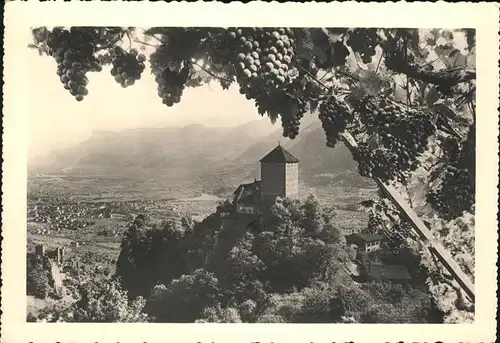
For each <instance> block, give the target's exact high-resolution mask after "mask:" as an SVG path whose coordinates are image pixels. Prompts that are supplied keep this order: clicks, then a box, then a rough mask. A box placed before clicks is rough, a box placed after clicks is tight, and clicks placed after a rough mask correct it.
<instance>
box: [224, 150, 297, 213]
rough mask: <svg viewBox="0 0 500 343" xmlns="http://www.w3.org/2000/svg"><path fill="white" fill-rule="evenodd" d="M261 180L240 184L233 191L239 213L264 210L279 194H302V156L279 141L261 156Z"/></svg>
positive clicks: (282, 195)
mask: <svg viewBox="0 0 500 343" xmlns="http://www.w3.org/2000/svg"><path fill="white" fill-rule="evenodd" d="M260 175H261V179H260V180H255V181H254V182H251V183H246V184H241V185H240V186H239V187H238V188H237V189H236V190H235V191H234V193H233V195H234V198H233V208H234V210H235V212H237V213H239V214H262V213H264V212H265V211H266V210H267V209H269V208H270V207H271V206H272V205H273V204H274V202H275V200H276V198H277V197H280V198H284V197H287V198H295V197H298V195H299V160H298V159H297V158H296V157H295V156H293V155H292V154H291V153H290V152H288V151H287V150H285V149H284V148H283V147H282V146H281V145H280V144H279V143H278V146H277V147H276V148H274V149H273V150H272V151H271V152H270V153H268V154H267V155H266V156H264V157H263V158H262V159H261V160H260Z"/></svg>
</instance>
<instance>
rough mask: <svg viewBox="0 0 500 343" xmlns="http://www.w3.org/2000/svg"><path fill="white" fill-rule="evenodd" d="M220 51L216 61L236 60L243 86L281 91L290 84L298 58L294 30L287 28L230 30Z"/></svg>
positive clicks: (224, 37) (223, 40)
mask: <svg viewBox="0 0 500 343" xmlns="http://www.w3.org/2000/svg"><path fill="white" fill-rule="evenodd" d="M219 44H220V45H221V46H222V45H226V46H228V47H229V49H225V50H222V49H216V54H215V62H216V63H217V62H222V61H228V60H229V61H235V62H236V63H235V67H236V74H237V79H238V82H239V83H240V85H245V84H250V87H255V86H256V85H260V86H264V87H266V88H280V87H284V86H285V85H286V84H289V83H290V81H291V78H290V73H291V71H292V69H293V68H292V67H291V62H292V60H293V58H294V49H293V46H294V40H293V35H292V31H291V30H289V29H285V28H258V27H256V28H229V29H228V30H226V32H225V35H224V36H223V38H221V41H220V43H219ZM219 50H220V51H221V52H220V53H218V52H217V51H219Z"/></svg>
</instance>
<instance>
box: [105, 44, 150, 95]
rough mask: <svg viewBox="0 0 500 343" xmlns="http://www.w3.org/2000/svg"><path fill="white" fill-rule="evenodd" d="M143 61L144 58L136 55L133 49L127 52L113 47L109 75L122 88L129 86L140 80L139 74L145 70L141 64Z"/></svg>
mask: <svg viewBox="0 0 500 343" xmlns="http://www.w3.org/2000/svg"><path fill="white" fill-rule="evenodd" d="M145 59H146V57H145V56H144V55H142V54H138V52H137V50H135V49H131V50H130V51H129V52H127V51H125V50H123V49H122V48H120V47H115V50H114V53H113V56H112V65H113V67H112V68H111V75H112V76H114V78H115V81H116V82H117V83H119V84H121V86H122V87H123V88H126V87H128V86H131V85H133V84H134V83H135V81H136V80H139V79H140V78H141V74H142V72H143V71H144V69H145V65H144V63H143V62H144V61H145Z"/></svg>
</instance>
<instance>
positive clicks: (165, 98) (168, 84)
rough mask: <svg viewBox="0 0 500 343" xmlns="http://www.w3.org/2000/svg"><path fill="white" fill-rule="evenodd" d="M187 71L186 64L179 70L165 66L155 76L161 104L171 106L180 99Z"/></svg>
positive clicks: (187, 74)
mask: <svg viewBox="0 0 500 343" xmlns="http://www.w3.org/2000/svg"><path fill="white" fill-rule="evenodd" d="M189 71H190V69H189V66H188V64H186V65H185V66H184V67H183V68H182V69H181V70H180V71H176V70H174V69H172V68H170V67H166V68H165V69H164V70H163V72H162V73H161V74H159V75H158V76H156V78H155V81H156V83H157V84H158V87H157V88H158V96H159V97H160V98H162V102H163V104H165V105H167V106H168V107H171V106H173V105H174V104H177V103H179V102H180V101H181V97H182V93H183V92H184V88H185V84H186V81H187V79H188V76H189Z"/></svg>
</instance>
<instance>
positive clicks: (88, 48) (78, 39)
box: [47, 27, 102, 101]
mask: <svg viewBox="0 0 500 343" xmlns="http://www.w3.org/2000/svg"><path fill="white" fill-rule="evenodd" d="M93 41H94V32H93V29H92V28H85V27H72V28H71V29H70V30H66V29H64V30H63V29H59V28H55V29H54V30H53V31H52V32H50V34H49V37H48V40H47V45H48V46H49V50H50V54H51V55H52V57H54V59H55V61H56V62H57V75H59V76H60V79H61V83H62V84H63V86H64V88H65V89H67V90H69V92H70V94H71V95H72V96H74V97H75V99H76V100H77V101H82V100H83V97H84V96H86V95H87V94H88V89H87V87H86V86H87V84H88V82H89V80H88V78H87V77H86V76H85V74H86V73H87V72H89V71H101V70H102V66H101V65H100V64H99V63H98V60H97V59H96V58H95V57H94V52H95V46H94V43H93Z"/></svg>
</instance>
